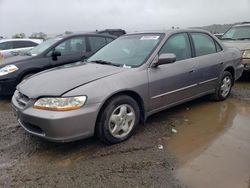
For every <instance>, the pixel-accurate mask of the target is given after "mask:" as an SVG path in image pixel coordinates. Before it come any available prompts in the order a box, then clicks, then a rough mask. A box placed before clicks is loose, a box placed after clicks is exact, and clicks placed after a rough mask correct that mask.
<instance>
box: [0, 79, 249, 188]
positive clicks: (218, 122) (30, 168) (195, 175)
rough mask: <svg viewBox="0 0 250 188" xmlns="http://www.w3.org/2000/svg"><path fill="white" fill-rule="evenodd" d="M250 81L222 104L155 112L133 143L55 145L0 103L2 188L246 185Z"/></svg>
mask: <svg viewBox="0 0 250 188" xmlns="http://www.w3.org/2000/svg"><path fill="white" fill-rule="evenodd" d="M249 113H250V79H244V80H243V81H240V82H238V83H237V84H236V85H235V87H234V89H233V92H232V95H231V97H230V98H229V99H228V100H227V101H224V102H211V101H208V100H205V99H198V100H195V101H193V102H189V103H186V104H184V105H181V106H178V107H176V108H173V109H169V110H166V111H164V112H161V113H158V114H155V115H154V116H152V117H150V118H149V119H148V121H147V123H146V125H141V126H140V127H139V128H138V130H137V131H136V134H135V135H134V136H133V137H132V138H131V139H130V140H128V141H127V142H124V143H121V144H118V145H113V146H106V145H104V144H102V143H100V142H99V141H98V140H97V139H95V138H91V139H88V140H82V141H77V142H74V143H68V144H55V143H50V142H47V141H45V140H42V139H39V138H36V137H33V136H31V135H29V134H28V133H26V132H25V131H24V130H23V129H22V128H21V127H20V126H19V125H18V124H17V121H16V119H15V117H14V116H13V113H12V111H11V107H10V99H8V98H1V99H0V187H227V188H228V187H245V188H248V186H250V185H249V181H250V180H249V178H250V160H249V159H250V144H249V143H250V128H249V127H250V123H249V122H250V115H249Z"/></svg>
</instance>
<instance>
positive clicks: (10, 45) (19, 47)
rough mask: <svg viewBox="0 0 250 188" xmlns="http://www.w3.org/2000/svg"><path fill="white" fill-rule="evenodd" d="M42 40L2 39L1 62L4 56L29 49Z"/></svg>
mask: <svg viewBox="0 0 250 188" xmlns="http://www.w3.org/2000/svg"><path fill="white" fill-rule="evenodd" d="M42 42H43V40H42V39H0V62H1V59H3V58H8V57H12V56H15V55H18V54H19V53H20V52H25V51H28V50H30V49H32V48H33V47H35V46H37V45H38V44H40V43H42Z"/></svg>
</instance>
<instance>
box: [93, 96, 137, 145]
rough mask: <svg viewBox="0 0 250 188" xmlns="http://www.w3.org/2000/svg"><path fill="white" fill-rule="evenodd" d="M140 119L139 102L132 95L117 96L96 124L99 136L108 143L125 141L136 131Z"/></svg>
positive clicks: (103, 111)
mask: <svg viewBox="0 0 250 188" xmlns="http://www.w3.org/2000/svg"><path fill="white" fill-rule="evenodd" d="M139 120H140V109H139V106H138V103H137V102H136V101H135V100H134V99H133V98H132V97H130V96H127V95H120V96H117V97H115V98H113V99H111V100H110V101H109V102H108V104H107V105H106V106H105V107H104V109H103V110H101V112H100V115H99V118H98V121H97V125H96V126H97V127H96V134H97V137H98V138H99V139H100V140H101V141H102V142H104V143H106V144H116V143H120V142H123V141H125V140H127V139H128V138H129V137H130V136H131V135H132V134H133V133H134V130H135V128H136V127H137V126H138V124H139Z"/></svg>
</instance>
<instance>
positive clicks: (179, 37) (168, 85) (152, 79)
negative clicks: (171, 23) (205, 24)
mask: <svg viewBox="0 0 250 188" xmlns="http://www.w3.org/2000/svg"><path fill="white" fill-rule="evenodd" d="M162 53H174V54H175V55H176V58H177V61H176V62H174V63H171V64H166V65H161V66H158V67H156V68H153V67H151V68H149V70H148V77H149V95H150V107H151V109H150V111H154V110H157V109H161V108H164V107H166V106H169V105H173V104H176V103H178V102H180V101H182V100H185V99H188V98H190V97H192V96H193V94H194V93H193V88H194V87H195V85H196V80H195V79H194V77H193V73H194V72H193V69H194V67H195V61H194V60H193V58H192V53H191V45H190V41H189V37H188V34H187V33H178V34H174V35H172V36H170V37H169V39H168V40H167V41H166V43H165V44H164V45H163V47H162V48H161V50H160V51H159V53H158V56H159V55H160V54H162Z"/></svg>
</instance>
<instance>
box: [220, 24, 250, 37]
mask: <svg viewBox="0 0 250 188" xmlns="http://www.w3.org/2000/svg"><path fill="white" fill-rule="evenodd" d="M221 39H222V40H245V39H249V40H250V26H240V27H232V28H231V29H229V30H228V31H227V32H226V33H225V34H224V35H223V36H222V37H221Z"/></svg>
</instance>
